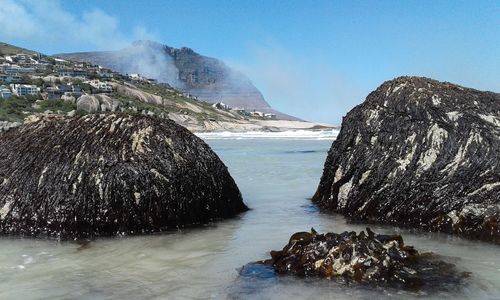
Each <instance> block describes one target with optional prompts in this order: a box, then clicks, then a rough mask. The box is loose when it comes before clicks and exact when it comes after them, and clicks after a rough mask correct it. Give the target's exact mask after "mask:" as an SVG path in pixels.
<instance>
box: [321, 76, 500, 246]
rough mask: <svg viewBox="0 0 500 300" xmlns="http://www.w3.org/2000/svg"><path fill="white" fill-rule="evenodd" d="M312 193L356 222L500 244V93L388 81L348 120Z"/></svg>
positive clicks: (431, 82)
mask: <svg viewBox="0 0 500 300" xmlns="http://www.w3.org/2000/svg"><path fill="white" fill-rule="evenodd" d="M313 201H314V202H315V203H317V204H318V205H320V206H321V207H323V208H326V209H330V210H333V211H336V212H340V213H343V214H345V215H347V216H350V217H352V218H354V219H358V220H365V221H377V222H385V223H392V224H398V225H403V226H411V227H417V228H424V229H428V230H433V231H443V232H447V233H454V234H460V235H463V236H466V237H469V238H475V239H482V240H486V241H493V242H496V243H500V94H496V93H491V92H481V91H477V90H473V89H468V88H463V87H460V86H457V85H454V84H450V83H443V82H438V81H435V80H431V79H427V78H418V77H401V78H397V79H395V80H391V81H388V82H385V83H384V84H383V85H382V86H380V87H379V88H378V89H377V90H376V91H374V92H372V93H370V95H368V97H367V98H366V101H365V102H364V103H362V104H361V105H358V106H357V107H355V108H354V109H353V110H351V111H350V112H349V113H348V114H347V116H346V117H345V118H344V120H343V122H342V129H341V131H340V134H339V136H338V137H337V140H336V141H334V142H333V145H332V147H331V149H330V151H329V153H328V157H327V160H326V162H325V167H324V171H323V176H322V178H321V182H320V184H319V187H318V190H317V192H316V194H315V195H314V197H313Z"/></svg>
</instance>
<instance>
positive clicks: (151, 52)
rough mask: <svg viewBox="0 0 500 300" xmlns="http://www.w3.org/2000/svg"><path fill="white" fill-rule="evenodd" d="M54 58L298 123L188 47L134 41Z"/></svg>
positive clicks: (237, 75)
mask: <svg viewBox="0 0 500 300" xmlns="http://www.w3.org/2000/svg"><path fill="white" fill-rule="evenodd" d="M54 57H58V58H62V59H71V60H74V61H82V62H90V63H93V64H97V65H101V66H103V67H106V68H109V69H112V70H114V71H117V72H120V73H124V74H130V73H138V74H141V75H144V76H147V77H150V78H154V79H157V80H158V81H159V82H166V83H168V84H170V85H172V86H173V87H175V88H177V89H179V90H182V91H184V92H186V93H189V94H191V95H193V96H196V97H197V98H198V99H200V100H203V101H206V102H209V103H216V102H223V103H225V104H228V105H229V106H231V107H233V108H244V109H247V110H258V111H262V112H265V113H275V114H276V115H277V116H278V117H280V118H284V119H291V120H298V118H296V117H293V116H289V115H287V114H284V113H281V112H279V111H276V110H274V109H273V108H272V107H271V106H270V105H269V103H267V101H266V100H265V99H264V97H263V95H262V94H261V92H260V91H259V90H258V89H257V88H256V87H255V86H254V85H253V83H252V82H251V80H250V79H249V78H247V77H246V75H244V74H243V73H241V72H239V71H236V70H233V69H232V68H230V67H228V66H227V65H226V64H225V63H224V62H223V61H221V60H219V59H217V58H213V57H208V56H204V55H202V54H199V53H197V52H196V51H194V50H193V49H191V48H188V47H181V48H174V47H170V46H168V45H164V44H160V43H157V42H153V41H136V42H134V43H132V45H131V46H130V47H127V48H123V49H120V50H115V51H93V52H74V53H60V54H55V55H54Z"/></svg>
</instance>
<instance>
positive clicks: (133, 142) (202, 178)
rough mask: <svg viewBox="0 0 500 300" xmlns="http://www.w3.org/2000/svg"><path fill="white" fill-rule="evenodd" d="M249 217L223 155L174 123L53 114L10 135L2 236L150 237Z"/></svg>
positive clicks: (1, 163)
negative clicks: (238, 216)
mask: <svg viewBox="0 0 500 300" xmlns="http://www.w3.org/2000/svg"><path fill="white" fill-rule="evenodd" d="M244 210H246V206H245V205H244V204H243V202H242V199H241V194H240V192H239V190H238V188H237V186H236V184H235V182H234V181H233V179H232V178H231V176H230V175H229V172H228V170H227V168H226V166H224V164H223V163H222V162H221V160H220V159H219V158H218V157H217V155H216V154H215V153H214V152H213V151H212V150H211V149H210V147H209V146H208V145H207V144H205V143H204V142H203V141H202V140H201V139H199V138H198V137H196V136H194V135H193V134H191V133H190V132H189V131H188V130H187V129H184V128H183V127H181V126H178V125H176V124H175V123H174V122H173V121H170V120H161V119H158V118H153V117H144V116H129V115H121V114H117V115H115V114H96V115H87V116H83V117H73V118H71V117H61V116H52V117H44V118H41V119H39V120H38V121H35V122H31V123H28V124H25V125H23V126H21V127H18V128H16V129H12V130H9V131H7V132H5V133H2V134H0V233H2V234H22V235H33V236H38V235H49V236H60V237H63V238H73V237H88V236H98V235H116V234H122V233H144V232H156V231H163V230H168V229H174V228H177V227H178V226H183V225H192V224H201V223H206V222H209V221H210V220H213V219H218V218H226V217H230V216H233V215H235V214H237V213H239V212H242V211H244Z"/></svg>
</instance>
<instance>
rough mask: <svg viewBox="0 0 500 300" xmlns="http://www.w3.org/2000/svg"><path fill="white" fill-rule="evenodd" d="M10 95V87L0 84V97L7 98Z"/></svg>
mask: <svg viewBox="0 0 500 300" xmlns="http://www.w3.org/2000/svg"><path fill="white" fill-rule="evenodd" d="M10 96H12V92H11V91H10V89H9V88H8V87H7V86H5V85H2V86H0V98H4V99H7V98H9V97H10Z"/></svg>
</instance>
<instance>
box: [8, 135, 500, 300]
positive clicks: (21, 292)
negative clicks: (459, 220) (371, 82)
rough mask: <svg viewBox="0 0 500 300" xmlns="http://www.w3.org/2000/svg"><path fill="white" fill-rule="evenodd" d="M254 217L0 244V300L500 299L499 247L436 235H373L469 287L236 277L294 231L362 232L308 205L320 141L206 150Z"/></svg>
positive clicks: (222, 143)
mask: <svg viewBox="0 0 500 300" xmlns="http://www.w3.org/2000/svg"><path fill="white" fill-rule="evenodd" d="M207 142H208V143H209V144H210V145H211V146H212V148H213V149H214V150H215V151H216V152H217V153H218V154H219V156H220V157H221V158H222V160H223V161H224V162H225V163H226V165H227V166H228V167H229V170H230V172H231V174H232V175H233V177H234V178H235V180H236V182H237V184H238V186H239V187H240V189H241V191H242V193H243V196H244V200H245V202H246V203H247V205H248V206H249V207H251V208H252V210H250V211H249V212H247V213H244V214H242V215H240V216H238V217H237V218H234V219H231V220H228V221H223V222H218V223H216V224H211V225H208V226H205V227H203V228H198V229H188V230H181V231H179V232H175V233H169V234H161V235H160V234H158V235H150V236H138V237H127V238H114V239H100V240H97V241H94V242H92V243H90V244H89V245H86V246H81V245H78V244H75V243H71V242H61V243H60V242H57V241H46V240H34V239H16V238H2V239H0V299H142V298H147V299H227V298H233V299H305V298H311V297H313V298H314V299H353V298H354V299H370V298H373V297H379V298H391V299H401V298H404V299H408V298H428V297H430V298H435V299H439V298H441V299H442V298H455V299H500V247H499V246H494V245H491V244H487V243H482V242H474V241H469V240H464V239H461V238H457V237H450V236H448V235H442V234H436V233H422V232H410V231H408V230H402V229H398V228H396V227H391V226H371V227H372V228H373V229H374V230H375V231H376V232H380V233H394V232H398V233H401V234H403V237H404V238H405V243H407V244H410V245H415V246H416V247H417V249H419V250H422V251H433V252H436V253H439V254H441V255H443V256H445V258H446V259H447V260H449V261H451V262H454V263H455V264H456V265H457V266H458V267H459V268H460V269H461V270H464V271H469V272H472V277H471V278H470V279H469V280H468V284H467V285H465V286H463V287H460V288H456V287H451V288H450V289H449V291H446V292H440V293H438V294H431V295H425V294H422V293H420V294H418V293H411V292H398V291H394V290H384V289H372V288H367V287H363V286H359V285H356V284H351V285H345V284H342V283H339V282H335V281H327V280H320V281H311V280H302V279H297V278H293V277H287V276H285V277H277V278H276V277H272V278H270V279H269V278H267V279H266V278H264V279H258V278H253V277H249V278H245V277H243V278H242V277H239V276H238V269H239V268H240V267H241V266H243V265H245V264H246V263H248V262H252V261H256V260H260V259H264V258H268V257H269V254H268V253H269V251H270V250H271V249H275V250H277V249H281V248H282V247H283V246H284V245H285V244H286V242H287V241H288V238H289V237H290V235H291V234H292V233H294V232H296V231H304V230H308V229H309V228H311V227H314V228H315V229H316V230H318V231H335V232H341V231H344V230H357V231H358V230H362V229H364V227H365V226H364V225H363V224H349V223H348V222H346V220H345V219H344V218H343V217H342V216H339V215H333V214H326V213H322V212H320V211H319V210H318V209H317V208H316V207H315V206H314V205H312V204H311V202H310V201H309V200H308V199H307V198H308V197H311V195H312V194H313V193H314V191H315V188H316V186H317V184H318V181H319V178H320V176H321V173H322V168H323V162H324V160H325V158H326V151H327V150H328V148H329V147H330V145H331V141H325V140H270V139H266V140H263V139H253V140H245V139H243V140H228V139H222V140H218V139H214V140H208V141H207Z"/></svg>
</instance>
